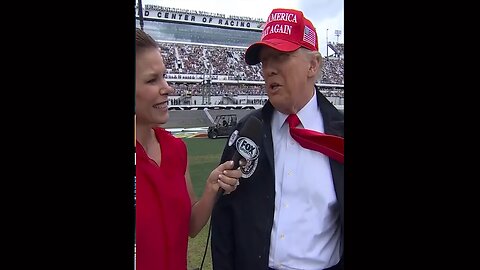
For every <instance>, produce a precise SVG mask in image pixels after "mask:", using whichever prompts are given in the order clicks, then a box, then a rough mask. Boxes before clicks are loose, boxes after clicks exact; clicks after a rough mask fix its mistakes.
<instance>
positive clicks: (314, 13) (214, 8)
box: [142, 0, 345, 56]
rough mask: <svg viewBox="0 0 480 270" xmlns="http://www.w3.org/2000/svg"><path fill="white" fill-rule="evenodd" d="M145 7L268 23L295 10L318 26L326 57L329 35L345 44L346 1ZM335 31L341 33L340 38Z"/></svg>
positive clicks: (145, 0)
mask: <svg viewBox="0 0 480 270" xmlns="http://www.w3.org/2000/svg"><path fill="white" fill-rule="evenodd" d="M142 4H143V5H146V4H150V5H159V6H165V7H174V8H183V9H193V10H201V11H208V12H214V13H222V14H225V15H227V16H228V15H236V16H248V17H253V18H262V19H264V20H266V19H267V17H268V15H269V14H270V11H271V10H272V9H274V8H293V9H298V10H301V11H302V12H303V13H304V14H305V16H306V17H307V18H308V19H310V20H311V21H312V23H313V24H314V26H315V28H316V29H317V34H318V38H319V47H320V52H321V53H322V55H324V56H325V55H326V51H327V49H326V48H327V47H326V39H327V33H328V41H329V42H337V40H338V42H340V43H344V32H345V31H344V21H343V20H344V8H343V0H236V1H225V0H142ZM327 29H328V31H327ZM335 30H340V31H341V34H340V35H339V36H338V39H337V36H336V35H335Z"/></svg>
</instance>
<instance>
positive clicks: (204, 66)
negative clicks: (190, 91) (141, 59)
mask: <svg viewBox="0 0 480 270" xmlns="http://www.w3.org/2000/svg"><path fill="white" fill-rule="evenodd" d="M337 45H339V44H337ZM160 47H161V50H162V54H163V57H164V59H165V65H166V67H167V75H168V74H169V73H170V74H188V75H193V76H194V75H195V74H199V75H204V74H207V75H211V76H223V77H225V78H227V79H228V80H240V81H263V77H262V73H261V66H260V65H261V64H257V65H253V66H250V65H247V64H246V63H245V60H244V59H245V48H234V47H221V46H208V45H196V44H182V43H160ZM339 48H340V50H342V51H343V44H342V46H340V47H339ZM343 66H344V60H343V57H329V58H328V59H327V58H326V57H324V66H323V74H324V75H323V76H322V79H321V81H319V83H323V84H344V69H343Z"/></svg>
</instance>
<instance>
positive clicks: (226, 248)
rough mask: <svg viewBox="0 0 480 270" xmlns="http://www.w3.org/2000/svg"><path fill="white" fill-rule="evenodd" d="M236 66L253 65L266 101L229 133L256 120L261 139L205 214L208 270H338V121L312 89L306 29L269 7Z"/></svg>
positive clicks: (314, 62)
mask: <svg viewBox="0 0 480 270" xmlns="http://www.w3.org/2000/svg"><path fill="white" fill-rule="evenodd" d="M245 61H246V62H247V64H249V65H255V64H258V63H261V65H262V71H263V78H264V80H265V90H266V92H267V95H268V97H269V100H268V102H267V103H266V104H265V105H264V106H263V108H261V109H259V110H256V111H254V112H252V113H250V114H249V115H248V116H246V117H244V118H243V119H242V121H241V122H240V123H239V124H238V126H237V130H240V129H241V128H242V126H243V125H244V123H245V122H246V121H247V120H248V119H249V118H250V117H257V118H259V119H260V120H261V122H262V124H263V128H262V130H260V131H259V132H262V133H263V134H262V138H263V140H262V141H261V142H259V145H257V148H258V149H260V150H259V155H257V156H256V157H255V159H252V160H248V162H247V165H245V166H244V167H241V170H242V179H241V180H240V183H241V185H240V186H239V187H238V188H237V190H236V192H234V193H232V194H230V195H227V196H222V197H221V198H220V199H219V201H218V202H217V204H216V206H215V208H214V211H213V214H212V221H211V222H212V260H213V266H214V269H215V270H216V269H219V270H229V269H237V270H246V269H248V270H266V269H278V270H280V269H281V270H284V269H285V270H293V269H305V270H313V269H315V270H319V269H343V247H344V226H343V224H344V222H343V220H344V214H343V213H344V204H343V201H344V200H343V198H344V192H343V187H344V164H343V136H344V128H343V122H344V120H343V119H344V118H343V114H342V113H340V112H339V111H338V110H337V109H336V108H335V106H333V105H332V104H331V103H330V102H329V101H328V100H327V99H326V98H325V97H324V96H323V95H322V94H321V93H320V91H319V90H318V88H317V87H316V86H315V82H316V81H317V80H318V79H319V78H320V76H321V75H322V74H321V71H322V67H323V58H322V56H321V54H320V53H319V51H318V36H317V33H316V30H315V27H314V26H313V24H312V23H311V22H310V20H308V19H307V18H305V17H304V15H303V13H302V12H301V11H298V10H291V9H274V10H273V11H272V12H271V13H270V15H269V17H268V19H267V22H266V24H265V26H264V29H263V32H262V37H261V41H259V42H256V43H254V44H252V45H251V46H250V47H249V48H248V49H247V51H246V54H245ZM237 133H238V132H233V133H232V135H231V137H230V139H229V140H228V142H227V145H226V146H225V149H224V152H223V155H222V159H221V161H222V162H224V161H226V160H228V159H229V158H230V157H231V156H232V155H233V154H234V152H235V151H236V148H235V143H233V142H234V141H235V139H236V138H235V137H236V136H237Z"/></svg>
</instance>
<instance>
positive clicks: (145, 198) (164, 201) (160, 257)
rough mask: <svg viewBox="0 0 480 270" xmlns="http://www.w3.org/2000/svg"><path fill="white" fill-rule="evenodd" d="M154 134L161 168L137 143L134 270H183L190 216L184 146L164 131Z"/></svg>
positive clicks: (161, 129) (159, 129)
mask: <svg viewBox="0 0 480 270" xmlns="http://www.w3.org/2000/svg"><path fill="white" fill-rule="evenodd" d="M154 131H155V135H156V137H157V140H158V141H159V142H160V146H161V149H162V158H161V164H160V166H158V165H157V164H156V163H155V161H153V160H152V159H150V158H149V157H148V156H147V154H146V152H145V150H144V148H143V147H142V145H141V144H140V143H139V142H138V141H137V144H136V157H137V160H136V163H137V165H136V179H137V180H136V190H137V191H136V192H137V195H136V196H137V199H136V224H135V226H136V258H137V259H136V269H137V270H185V269H186V268H187V248H188V232H189V223H190V213H191V202H190V197H189V195H188V191H187V185H186V182H185V171H186V169H187V168H186V166H187V147H186V145H185V143H184V142H183V141H182V140H181V139H178V138H175V137H174V136H172V135H171V134H170V133H169V132H168V131H166V130H165V129H163V128H155V129H154Z"/></svg>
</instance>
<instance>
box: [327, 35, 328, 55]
mask: <svg viewBox="0 0 480 270" xmlns="http://www.w3.org/2000/svg"><path fill="white" fill-rule="evenodd" d="M327 60H328V28H327Z"/></svg>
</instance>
